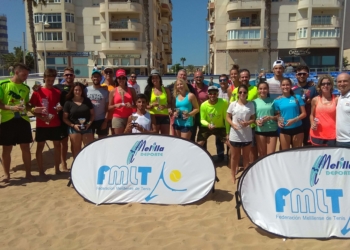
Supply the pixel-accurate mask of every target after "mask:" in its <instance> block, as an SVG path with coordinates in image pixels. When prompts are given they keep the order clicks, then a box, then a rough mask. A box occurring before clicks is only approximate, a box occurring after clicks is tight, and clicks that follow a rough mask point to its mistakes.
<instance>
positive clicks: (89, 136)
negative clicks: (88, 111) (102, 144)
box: [82, 133, 94, 146]
mask: <svg viewBox="0 0 350 250" xmlns="http://www.w3.org/2000/svg"><path fill="white" fill-rule="evenodd" d="M82 137H83V143H84V146H86V145H87V144H89V143H90V142H93V141H94V135H93V134H91V133H86V134H83V135H82Z"/></svg>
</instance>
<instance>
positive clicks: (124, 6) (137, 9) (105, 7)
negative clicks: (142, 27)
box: [100, 0, 142, 13]
mask: <svg viewBox="0 0 350 250" xmlns="http://www.w3.org/2000/svg"><path fill="white" fill-rule="evenodd" d="M105 12H125V13H141V12H142V5H141V4H140V1H139V0H131V1H128V0H110V1H109V2H108V3H107V4H106V3H100V13H105Z"/></svg>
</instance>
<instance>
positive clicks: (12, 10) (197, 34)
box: [0, 0, 208, 66]
mask: <svg viewBox="0 0 350 250" xmlns="http://www.w3.org/2000/svg"><path fill="white" fill-rule="evenodd" d="M0 2H1V10H0V14H5V15H6V16H7V25H8V35H9V38H8V39H9V50H10V51H12V50H13V47H17V46H22V33H23V32H24V31H25V22H26V20H25V18H24V4H23V0H0ZM172 2H173V22H172V26H173V64H175V63H181V61H180V58H181V57H185V58H186V61H185V65H188V64H193V65H196V66H197V65H204V64H205V62H206V51H207V48H206V43H207V33H206V31H207V29H208V26H207V24H206V21H205V18H206V15H207V3H208V0H172Z"/></svg>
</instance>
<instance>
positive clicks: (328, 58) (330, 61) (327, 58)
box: [322, 56, 336, 65]
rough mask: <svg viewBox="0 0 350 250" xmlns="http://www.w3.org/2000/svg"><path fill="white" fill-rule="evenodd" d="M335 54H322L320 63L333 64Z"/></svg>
mask: <svg viewBox="0 0 350 250" xmlns="http://www.w3.org/2000/svg"><path fill="white" fill-rule="evenodd" d="M335 64H336V63H335V56H322V65H335Z"/></svg>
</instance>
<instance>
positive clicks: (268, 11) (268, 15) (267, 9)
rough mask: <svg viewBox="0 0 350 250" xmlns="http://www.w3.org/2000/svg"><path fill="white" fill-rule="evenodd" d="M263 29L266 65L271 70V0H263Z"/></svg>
mask: <svg viewBox="0 0 350 250" xmlns="http://www.w3.org/2000/svg"><path fill="white" fill-rule="evenodd" d="M265 19H266V23H265V27H266V28H267V32H266V46H267V55H268V57H267V65H268V69H270V68H271V65H272V64H271V0H265Z"/></svg>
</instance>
